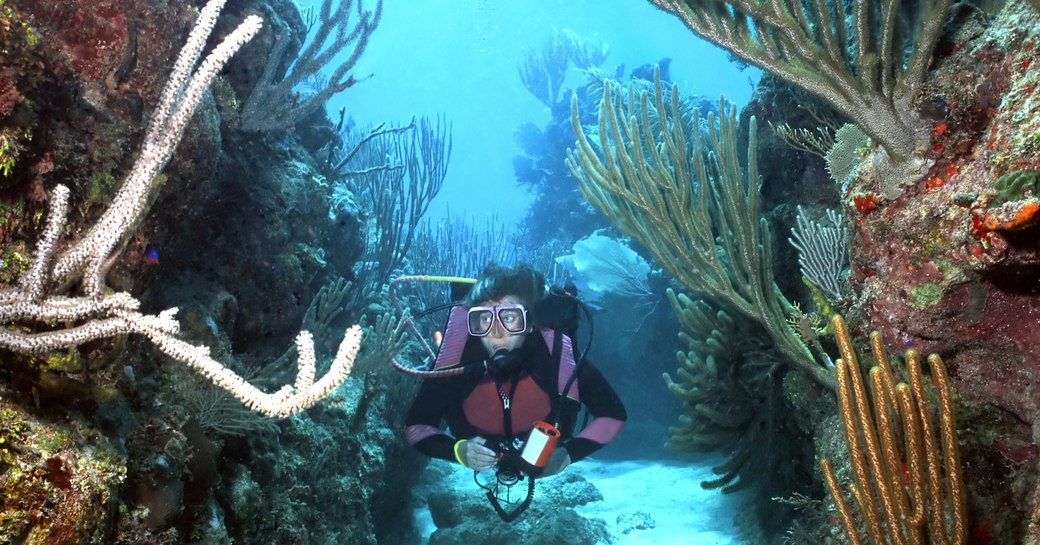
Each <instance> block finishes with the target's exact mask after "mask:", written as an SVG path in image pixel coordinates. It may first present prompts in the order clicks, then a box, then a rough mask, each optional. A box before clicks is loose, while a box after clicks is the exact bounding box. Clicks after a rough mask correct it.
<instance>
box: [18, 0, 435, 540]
mask: <svg viewBox="0 0 1040 545" xmlns="http://www.w3.org/2000/svg"><path fill="white" fill-rule="evenodd" d="M245 4H246V3H245V2H234V1H232V2H229V3H228V5H227V7H226V8H225V9H224V12H223V14H222V16H221V20H220V23H218V26H217V31H216V33H215V36H214V37H213V40H212V41H215V40H218V39H220V38H221V37H222V35H223V34H224V33H226V32H227V31H228V30H230V28H233V27H234V25H235V24H237V23H238V22H239V21H241V19H242V18H243V12H244V11H246V10H247V9H248V10H249V11H250V12H252V11H258V12H260V13H262V14H263V15H264V17H265V19H267V20H268V21H269V23H268V24H267V26H266V27H265V29H264V30H263V31H262V32H261V35H260V36H259V37H258V38H257V41H255V42H254V43H253V44H251V45H250V46H249V47H247V48H246V49H244V50H243V51H242V54H241V55H239V56H237V57H236V58H235V60H234V61H232V64H231V65H230V66H229V67H228V70H226V71H225V72H224V73H223V75H222V76H221V77H218V78H217V81H216V83H215V84H214V85H213V88H212V89H211V92H210V93H208V96H207V97H205V98H204V100H203V102H202V105H201V106H200V108H199V110H198V112H197V113H196V114H195V117H194V118H193V120H192V121H191V122H190V123H189V125H188V128H187V130H186V131H185V136H184V138H183V140H182V142H181V144H180V145H179V146H178V148H177V151H176V153H175V155H174V158H173V159H172V161H171V162H170V164H169V165H168V166H167V168H166V169H165V170H164V171H163V173H162V174H161V176H162V183H163V185H162V189H161V190H160V191H159V193H158V195H157V196H156V198H155V200H154V202H153V203H152V204H151V211H150V213H149V214H148V216H147V217H146V218H145V219H144V220H143V221H142V222H141V223H140V225H138V226H136V229H135V231H134V232H133V235H132V236H131V237H130V239H129V241H128V242H127V244H126V247H125V249H124V250H123V251H122V252H121V253H120V254H119V255H118V259H117V260H116V262H115V263H114V264H113V265H112V267H111V269H110V270H109V273H108V276H107V278H106V282H107V285H108V286H110V287H112V288H113V289H116V290H121V291H127V292H129V293H131V294H133V295H134V296H135V297H138V298H139V299H140V300H141V302H142V306H143V307H144V308H146V309H160V308H169V307H174V306H176V307H180V313H179V315H178V316H179V318H180V322H181V326H182V336H183V337H184V338H187V339H191V340H192V341H193V342H202V343H205V344H206V345H208V346H209V347H211V349H212V355H213V356H214V357H215V358H217V359H220V360H221V361H223V362H226V363H227V365H228V366H229V367H232V368H234V369H235V370H236V371H237V372H239V373H242V374H244V375H247V376H260V377H263V375H264V374H265V373H267V372H270V371H271V370H270V369H267V368H264V367H263V366H262V364H263V363H264V362H268V361H270V360H272V359H275V358H276V357H277V356H280V355H282V353H284V352H285V351H286V349H287V348H288V347H289V346H290V345H291V340H292V337H293V336H294V335H295V334H296V332H297V331H298V330H299V329H300V321H301V319H302V317H303V314H304V311H305V309H306V308H307V306H308V303H309V302H310V301H311V299H312V298H313V297H314V296H315V294H316V293H317V292H318V290H319V289H320V288H321V287H322V286H324V285H326V284H328V283H330V282H332V281H333V280H335V279H336V278H338V277H341V276H347V277H349V275H350V270H351V267H352V266H353V264H354V261H355V260H356V259H357V258H358V256H359V255H360V253H361V251H362V249H363V238H362V237H363V234H362V229H361V225H362V223H361V218H360V217H358V215H357V211H354V212H353V213H351V212H349V211H347V212H344V211H342V210H340V211H337V212H336V213H335V214H331V215H330V212H329V205H328V202H329V197H330V196H331V195H330V194H329V192H330V189H329V188H328V186H327V185H326V184H324V180H323V179H322V177H321V176H320V174H318V169H317V167H316V166H315V165H316V163H315V160H314V159H313V157H312V155H311V153H310V151H309V150H308V149H307V148H305V147H304V146H303V145H301V143H300V138H299V137H298V135H293V134H289V135H274V136H273V135H255V134H244V133H242V132H241V131H239V130H238V128H237V123H236V120H237V114H238V110H239V108H240V104H241V100H242V97H243V96H244V94H245V93H247V92H248V90H249V89H250V86H251V85H253V84H255V82H256V80H257V79H258V77H259V74H260V73H261V72H262V71H263V68H264V63H265V60H266V51H267V50H268V48H269V47H270V45H271V43H272V36H273V35H274V32H276V31H278V30H284V29H287V28H294V29H295V30H296V31H297V32H300V31H302V28H303V21H302V18H301V17H300V15H299V13H298V11H297V8H296V7H295V6H294V4H292V3H291V2H284V1H272V2H260V3H256V2H251V3H249V4H251V5H250V6H248V7H247V6H245ZM201 5H202V2H194V1H190V0H169V1H164V2H138V1H134V0H100V1H97V2H81V1H78V0H77V1H72V2H69V1H65V0H2V1H0V50H3V52H4V53H3V55H0V248H2V265H0V282H2V283H3V284H6V285H10V284H12V283H13V282H15V281H17V279H18V278H19V277H20V276H21V274H22V273H23V272H24V271H25V268H26V267H27V266H28V263H29V256H31V255H32V253H33V252H34V250H35V248H34V245H35V244H36V240H38V235H39V231H40V230H41V229H42V218H43V217H45V216H46V205H47V201H46V197H47V195H48V194H49V193H50V192H51V190H52V189H53V187H54V186H55V185H56V184H58V183H61V184H64V185H66V186H68V187H69V188H70V189H71V192H72V197H71V202H70V212H69V215H68V230H69V231H70V232H72V233H75V232H80V231H82V230H83V229H85V228H86V227H87V226H90V225H91V224H93V223H94V221H95V220H96V218H97V217H98V216H99V215H100V213H101V212H102V211H103V210H104V208H105V207H106V205H107V203H108V202H109V200H110V199H111V197H112V195H113V194H114V193H115V191H116V190H117V189H118V187H119V184H120V183H121V180H122V178H123V176H125V174H126V172H127V171H128V170H129V167H130V165H131V164H132V163H133V162H134V160H135V159H136V156H137V153H138V145H139V140H140V137H141V135H142V133H143V132H144V128H145V126H146V124H147V121H148V119H149V116H150V114H151V111H152V110H153V108H154V107H155V104H156V103H157V102H158V96H159V93H160V91H161V89H162V86H163V84H164V83H165V81H166V79H167V77H168V76H169V70H170V68H171V66H170V65H171V64H172V59H174V58H175V57H176V56H177V53H178V51H179V50H180V48H181V47H182V46H183V44H184V41H185V38H186V36H187V33H188V31H189V29H190V28H191V26H192V23H193V22H194V20H195V17H196V14H197V8H199V7H201ZM291 49H292V48H290V50H291ZM321 122H325V124H326V125H328V122H327V121H325V120H323V119H321V120H318V123H319V124H320V123H321ZM319 128H320V127H319ZM311 129H313V127H311ZM303 132H306V133H307V134H314V133H315V130H309V131H303ZM316 132H319V133H320V132H321V131H320V130H317V131H316ZM324 132H325V133H326V134H330V133H331V131H330V130H329V129H328V128H325V129H324ZM357 319H358V317H357V316H352V315H349V312H348V313H344V315H343V316H341V317H340V318H339V320H341V321H342V325H345V324H346V323H348V321H349V322H350V323H356V321H357ZM334 325H335V327H333V328H332V329H337V328H338V329H339V330H340V331H342V328H339V325H341V324H339V323H338V322H337V324H334ZM336 342H338V339H318V352H319V355H320V356H324V355H325V353H326V352H328V350H329V349H330V348H334V346H335V344H334V343H336ZM276 371H277V370H276ZM319 372H320V369H319ZM395 378H396V377H395V376H394V375H393V374H392V373H391V374H390V375H389V376H387V374H385V373H380V372H378V371H375V372H371V373H369V374H367V375H361V374H359V375H358V376H357V377H352V378H351V379H349V381H348V383H347V384H346V385H345V386H344V387H343V388H341V389H340V390H339V391H337V392H336V393H335V394H334V395H333V396H332V397H331V398H330V399H329V400H327V401H326V402H325V403H324V404H323V405H321V406H319V407H315V408H313V409H311V410H310V411H308V412H306V413H304V414H303V415H301V416H298V417H293V418H288V419H282V420H270V419H264V418H260V417H257V416H256V415H255V414H252V413H251V412H249V411H247V410H245V409H244V407H243V406H242V405H241V404H240V403H238V402H237V401H235V400H233V399H229V398H227V396H226V395H224V394H222V392H220V391H218V390H215V389H213V388H212V387H211V386H210V385H209V384H207V382H206V381H205V380H199V377H197V376H195V375H194V374H193V373H192V372H191V371H188V370H186V369H184V368H183V367H181V366H179V365H177V364H174V363H171V362H170V360H169V359H168V358H166V357H165V356H162V355H161V354H159V353H158V352H157V351H155V350H154V349H153V348H151V347H150V346H148V345H147V343H143V342H140V339H137V338H133V337H130V338H123V337H117V338H115V339H111V340H105V341H95V342H91V343H88V344H85V345H83V346H80V347H78V348H76V349H70V350H69V351H67V352H60V353H54V354H50V355H48V356H45V357H30V356H21V355H17V354H12V353H9V352H6V351H5V352H0V543H22V542H32V543H36V542H46V543H55V544H77V543H84V544H85V543H182V542H189V541H190V542H200V543H227V542H230V541H232V540H234V541H235V542H239V543H269V542H284V543H290V542H307V543H324V542H330V543H331V542H350V543H375V542H377V540H381V541H382V540H384V539H385V540H387V541H385V542H392V541H391V540H392V539H393V536H399V535H406V534H407V532H408V527H407V525H401V524H400V521H398V520H396V516H397V514H398V513H401V512H405V511H406V509H404V507H405V506H406V505H407V503H406V502H407V501H408V498H407V491H408V489H409V487H410V480H411V479H412V478H413V477H414V476H415V475H417V471H418V470H419V469H420V468H421V464H420V461H419V459H418V457H417V456H416V455H415V454H414V453H413V452H411V450H410V449H407V448H405V447H402V445H403V443H402V442H401V441H400V439H399V438H398V437H396V435H395V434H394V433H393V431H392V430H395V429H397V428H399V427H400V422H398V421H397V416H396V415H398V414H400V413H401V412H402V410H401V407H402V406H403V405H404V404H406V403H407V401H408V392H409V391H410V390H409V388H410V387H411V386H413V385H411V384H397V383H396V382H394V379H395Z"/></svg>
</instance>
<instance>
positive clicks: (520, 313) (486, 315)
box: [468, 305, 527, 337]
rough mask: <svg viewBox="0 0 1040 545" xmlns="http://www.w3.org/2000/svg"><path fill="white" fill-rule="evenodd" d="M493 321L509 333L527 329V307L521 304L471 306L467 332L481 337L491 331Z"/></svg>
mask: <svg viewBox="0 0 1040 545" xmlns="http://www.w3.org/2000/svg"><path fill="white" fill-rule="evenodd" d="M495 321H498V323H499V324H500V325H501V326H502V329H504V330H505V331H506V333H509V334H510V335H520V334H521V333H523V332H525V331H527V309H526V308H524V306H523V305H499V306H493V307H472V308H470V309H469V320H468V322H469V334H470V335H473V336H474V337H483V336H485V335H487V334H488V333H490V332H491V328H492V327H493V326H494V325H495Z"/></svg>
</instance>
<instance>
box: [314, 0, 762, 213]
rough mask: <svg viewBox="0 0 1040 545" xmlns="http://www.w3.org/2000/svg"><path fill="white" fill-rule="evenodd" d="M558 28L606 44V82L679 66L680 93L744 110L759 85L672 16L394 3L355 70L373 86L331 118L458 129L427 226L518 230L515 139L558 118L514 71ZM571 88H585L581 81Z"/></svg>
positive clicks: (475, 2) (586, 8)
mask: <svg viewBox="0 0 1040 545" xmlns="http://www.w3.org/2000/svg"><path fill="white" fill-rule="evenodd" d="M312 3H313V4H315V7H317V6H319V5H320V1H319V0H301V1H300V2H299V4H300V6H301V7H302V8H306V7H307V6H309V5H311V4H312ZM365 6H366V7H369V8H371V7H374V6H375V3H374V2H372V1H371V0H369V1H368V2H366V3H365ZM554 27H555V28H556V29H559V30H563V29H570V30H572V31H574V32H576V33H578V34H579V35H581V36H583V37H586V38H592V39H597V40H601V41H603V42H604V43H606V44H608V45H609V46H610V53H609V55H608V56H607V59H606V62H604V63H603V66H602V68H604V69H606V70H607V71H608V72H613V71H614V69H615V67H617V66H618V65H620V64H624V65H625V69H626V73H627V72H628V71H630V70H631V69H632V68H635V67H637V66H640V65H643V64H654V63H656V62H657V61H658V60H659V59H661V58H662V57H671V58H672V59H673V61H672V64H671V77H672V80H673V81H674V82H675V83H677V84H679V86H680V88H681V89H682V91H683V92H684V93H691V92H695V91H696V92H698V93H699V94H702V95H706V96H709V97H717V96H718V95H720V94H724V95H725V96H726V98H727V99H729V100H731V101H733V102H736V103H737V104H743V103H744V102H746V101H747V99H748V98H749V97H750V95H751V92H752V86H753V83H754V82H757V80H758V77H759V74H760V72H759V71H758V70H756V69H754V68H750V69H747V70H745V71H740V70H739V69H738V67H736V66H735V65H734V64H733V63H731V62H730V61H729V60H728V59H727V56H726V54H725V53H724V52H723V51H722V50H720V49H718V48H716V47H714V46H712V45H711V44H709V43H706V42H704V41H703V40H701V39H699V38H697V37H695V36H693V34H691V33H690V32H689V31H688V30H687V29H686V28H685V27H684V26H683V25H682V24H681V23H680V22H679V21H678V19H676V18H675V17H674V16H671V15H667V14H665V13H663V12H661V11H659V10H657V9H656V8H654V7H653V6H651V5H650V4H649V3H647V2H642V1H638V0H635V1H625V2H622V1H620V0H608V1H603V0H538V1H518V0H511V1H490V0H464V1H459V0H421V1H419V0H412V1H401V0H389V1H386V2H385V3H384V6H383V18H382V22H381V23H380V25H379V28H378V29H377V30H376V31H375V33H374V34H373V35H372V38H371V40H370V42H369V46H368V49H367V50H366V51H365V53H364V55H363V56H362V58H361V60H360V61H359V62H358V64H357V69H356V71H355V74H357V75H358V76H364V75H367V74H370V73H372V74H374V76H373V77H372V78H371V79H368V80H366V81H364V82H362V83H361V84H358V85H356V86H354V87H351V88H350V89H347V90H346V91H344V92H343V93H341V94H340V95H339V96H337V97H335V98H333V99H332V100H331V101H330V102H329V104H328V108H329V111H330V112H335V111H337V110H338V109H339V108H340V107H346V109H347V112H348V113H349V114H350V115H351V116H353V118H354V120H355V121H357V122H358V124H359V126H366V125H368V124H373V125H374V124H378V123H382V122H387V123H388V124H389V123H401V124H403V123H407V122H408V120H409V119H411V117H412V116H413V115H419V116H423V115H425V116H428V117H434V116H436V115H438V114H443V115H444V116H445V118H446V119H447V120H448V121H450V122H451V123H452V125H453V142H454V150H453V152H452V157H451V162H450V164H449V167H448V175H447V178H446V179H445V182H444V188H443V190H442V191H441V194H440V195H439V196H438V198H437V199H436V200H435V201H434V202H433V204H432V205H431V207H430V212H429V215H430V216H431V217H432V218H433V219H436V218H437V217H439V216H441V215H443V214H444V213H445V210H446V209H448V208H449V207H450V210H451V213H452V215H462V216H463V217H470V218H473V219H474V220H475V221H474V224H475V225H478V226H479V225H484V224H485V221H484V217H485V215H491V214H497V217H498V218H500V219H501V220H502V221H503V222H506V223H507V224H512V223H515V222H516V221H518V220H520V219H521V218H522V217H523V216H524V213H525V211H526V208H527V205H528V204H529V202H530V199H529V198H528V197H527V195H526V193H525V191H524V190H523V189H522V188H520V187H517V185H516V183H515V178H514V175H513V165H512V158H513V156H514V155H517V153H518V152H519V148H518V146H517V145H516V143H515V142H514V141H513V131H514V129H515V128H516V127H517V126H519V125H521V124H522V123H526V122H530V123H533V124H535V125H537V126H539V127H541V126H543V125H544V123H545V122H547V121H548V120H549V119H550V114H549V111H548V109H547V108H546V107H545V105H543V104H542V103H541V102H539V101H538V99H536V98H535V97H534V96H533V95H531V93H530V92H528V91H527V89H526V88H525V87H524V85H523V83H521V81H520V77H519V75H518V67H519V66H520V63H521V61H522V60H523V59H524V58H525V56H526V55H527V53H528V50H529V49H531V48H538V47H540V46H541V45H542V44H543V43H544V41H545V40H546V39H547V37H548V36H550V34H551V32H552V29H553V28H554ZM568 77H569V78H570V79H569V80H568V81H570V82H579V81H580V77H579V74H578V73H577V72H576V71H572V72H571V73H570V74H569V76H568ZM568 87H572V88H573V87H574V85H573V84H571V85H568Z"/></svg>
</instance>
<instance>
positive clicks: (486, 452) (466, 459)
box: [455, 437, 498, 471]
mask: <svg viewBox="0 0 1040 545" xmlns="http://www.w3.org/2000/svg"><path fill="white" fill-rule="evenodd" d="M455 455H456V456H458V458H459V461H460V462H462V465H464V466H466V467H468V468H470V469H473V470H476V471H484V470H485V469H491V468H493V467H495V464H496V463H498V456H496V455H495V451H493V450H491V449H489V448H487V447H485V446H484V438H483V437H474V438H473V439H466V440H464V441H462V442H461V443H459V445H458V447H456V449H455Z"/></svg>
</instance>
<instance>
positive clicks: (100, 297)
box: [0, 0, 361, 416]
mask: <svg viewBox="0 0 1040 545" xmlns="http://www.w3.org/2000/svg"><path fill="white" fill-rule="evenodd" d="M224 2H225V0H211V1H210V2H209V3H207V4H206V6H205V8H203V10H202V12H201V14H200V15H199V19H198V21H197V23H196V25H195V27H194V28H193V29H192V32H191V34H190V36H189V37H188V42H187V44H186V45H185V46H184V48H183V49H182V50H181V53H180V55H179V56H178V59H177V62H176V64H175V65H174V69H173V72H172V74H171V76H170V80H169V82H168V83H167V84H166V88H165V89H164V91H163V94H162V97H161V99H160V103H159V105H158V106H157V107H156V110H155V113H154V114H153V116H152V120H151V123H150V125H149V128H148V132H147V134H146V135H145V137H144V143H143V144H142V147H141V153H140V155H139V157H138V159H137V161H136V163H135V164H134V166H133V168H132V169H131V172H130V174H129V175H128V176H127V179H126V180H125V181H124V183H123V185H122V187H121V188H120V190H119V192H118V193H117V194H116V196H115V197H114V199H113V201H112V204H111V205H110V207H109V208H108V210H106V211H105V213H104V214H103V215H102V217H101V218H100V219H99V220H98V222H97V223H96V224H95V225H94V226H93V227H92V228H91V229H90V230H89V231H88V232H87V233H86V234H85V235H83V236H82V237H80V238H79V239H78V240H74V241H71V242H70V243H69V244H67V245H66V247H65V248H64V249H61V250H58V247H59V245H58V244H57V242H58V239H59V237H60V236H61V233H62V231H63V229H64V228H65V225H66V214H67V211H68V201H69V190H68V188H66V187H65V186H62V185H59V186H57V187H56V188H55V189H54V190H53V191H52V192H51V196H50V204H49V211H48V216H47V222H46V225H45V227H44V231H43V234H42V236H41V238H40V240H39V242H38V243H37V249H36V255H35V256H34V257H33V260H32V263H31V265H30V266H29V268H28V270H27V271H26V273H25V274H24V275H23V276H22V278H21V279H20V280H19V282H18V283H17V284H16V285H15V286H12V287H8V288H2V289H0V323H2V324H3V325H2V326H0V347H2V348H5V349H7V350H11V351H14V352H19V353H23V354H40V353H45V352H48V351H51V350H57V349H62V348H68V347H72V346H76V345H80V344H83V343H85V342H88V341H92V340H97V339H103V338H108V337H112V336H115V335H121V334H128V333H136V334H140V335H144V336H145V337H147V338H148V339H149V340H150V341H151V343H152V344H153V345H154V346H155V348H157V349H158V350H159V351H161V352H163V353H164V354H166V355H168V356H170V357H172V358H174V359H177V360H179V361H182V362H184V363H186V364H188V365H189V366H190V367H192V368H194V369H196V370H197V371H199V372H200V373H201V374H202V375H204V376H205V377H206V378H207V379H209V380H211V381H212V382H213V383H214V384H216V385H218V386H220V387H221V388H224V389H225V390H227V391H228V392H230V393H231V394H232V395H234V396H235V397H236V398H238V399H239V400H241V401H242V402H243V403H244V404H245V405H246V406H248V407H249V408H250V409H252V410H254V411H257V412H259V413H262V414H265V415H268V416H288V415H291V414H294V413H298V412H300V411H302V410H304V409H306V408H308V407H310V406H312V405H314V404H315V403H317V402H318V401H320V400H321V399H323V398H325V397H327V396H328V395H329V394H330V393H331V392H332V391H333V390H334V389H335V388H336V387H337V386H339V385H340V384H342V383H343V381H344V380H346V379H347V377H348V376H349V375H350V370H351V367H352V366H353V362H354V358H355V357H356V355H357V352H358V348H359V347H360V344H361V328H360V327H358V326H356V325H355V326H353V327H351V328H350V329H348V330H347V331H346V334H345V336H344V339H343V341H342V343H341V344H340V346H339V350H338V353H337V355H336V357H335V359H334V361H333V362H332V365H331V367H330V369H329V371H328V372H327V373H326V374H325V375H324V376H322V377H321V378H319V379H317V380H316V379H315V367H316V356H315V353H314V340H313V338H312V336H311V334H310V333H308V332H306V331H303V332H301V333H300V334H299V335H298V336H297V338H296V345H297V350H298V352H299V365H298V374H297V378H296V382H295V384H294V385H291V386H290V385H286V386H284V387H282V388H281V389H280V390H278V391H277V392H274V393H267V392H264V391H262V390H260V389H258V388H256V387H255V386H253V385H251V384H249V383H248V382H247V381H246V380H245V379H243V378H242V377H240V376H239V375H237V374H235V373H234V372H233V371H231V370H230V369H228V368H227V367H225V366H224V365H222V364H221V363H220V362H218V361H216V360H214V359H213V358H212V357H211V356H210V350H209V348H208V347H206V346H196V345H193V344H191V343H188V342H186V341H184V340H182V339H179V338H178V337H177V335H178V333H179V331H180V324H179V323H178V322H177V320H176V319H175V318H174V316H175V315H176V313H177V309H176V308H171V309H168V310H166V311H164V312H162V313H160V314H158V315H149V314H144V313H142V312H141V311H140V310H139V308H140V303H139V302H138V301H137V300H136V299H135V298H134V297H133V296H131V295H130V294H128V293H125V292H117V293H106V290H105V286H104V274H105V270H106V266H107V265H106V264H107V263H110V262H111V261H112V257H113V256H114V254H115V252H117V251H118V248H119V247H120V241H122V240H123V239H124V237H126V235H127V233H128V231H129V230H130V229H131V228H132V227H133V226H134V225H135V224H136V223H137V222H139V221H140V219H141V218H142V217H143V216H144V215H145V214H146V213H147V203H148V201H149V196H150V195H151V194H152V192H154V191H155V189H156V185H155V184H154V183H153V181H154V180H155V177H156V176H157V175H158V174H159V172H160V171H161V170H162V169H163V167H165V166H166V163H167V162H168V161H169V160H170V157H171V156H172V155H173V152H174V149H175V148H176V147H177V144H178V143H179V142H180V139H181V136H182V134H183V132H184V127H185V126H186V125H187V123H188V121H189V120H190V119H191V116H192V114H193V113H194V112H195V109H196V107H197V106H198V104H199V101H200V100H201V99H202V97H203V95H204V93H205V91H206V89H207V88H208V87H209V85H210V83H211V82H212V80H213V78H214V77H216V75H217V73H219V72H220V70H221V69H222V68H223V67H224V65H225V64H227V62H228V61H229V60H230V59H231V57H232V56H233V55H234V54H235V53H236V52H237V51H238V50H239V49H240V48H241V47H242V46H243V45H245V44H246V43H247V42H248V41H249V40H250V39H252V38H253V36H255V35H256V33H257V32H258V31H259V30H260V27H261V26H262V24H263V21H262V20H261V19H260V18H259V17H257V16H249V17H246V19H245V20H244V21H243V22H242V23H241V24H240V25H239V26H238V27H237V28H236V29H235V30H234V31H232V32H231V33H230V34H228V36H227V37H225V38H224V40H223V41H222V42H221V43H220V44H219V45H217V46H216V48H214V49H213V50H212V51H211V52H210V53H209V54H207V55H206V56H205V58H203V60H202V62H201V64H199V62H198V61H199V58H200V57H202V52H203V50H204V48H205V46H206V40H207V39H208V37H209V35H210V33H211V31H212V30H213V26H214V24H215V23H216V20H217V17H218V16H219V15H220V11H221V9H222V8H223V6H224ZM196 65H198V67H197V68H196ZM80 275H82V283H81V287H80V289H81V290H82V293H79V294H75V295H67V294H64V293H63V292H62V288H61V286H62V285H63V284H65V283H66V282H67V281H68V280H70V279H74V278H76V277H77V276H80Z"/></svg>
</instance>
